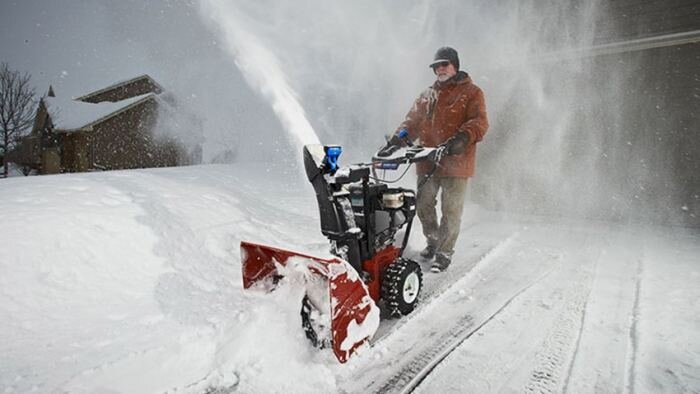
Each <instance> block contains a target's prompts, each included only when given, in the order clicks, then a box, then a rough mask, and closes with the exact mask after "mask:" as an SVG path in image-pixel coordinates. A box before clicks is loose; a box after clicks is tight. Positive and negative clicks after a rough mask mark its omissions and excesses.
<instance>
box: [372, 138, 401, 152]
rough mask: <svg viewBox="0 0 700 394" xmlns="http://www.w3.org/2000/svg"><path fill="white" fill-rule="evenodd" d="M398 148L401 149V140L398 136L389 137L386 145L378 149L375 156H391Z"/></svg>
mask: <svg viewBox="0 0 700 394" xmlns="http://www.w3.org/2000/svg"><path fill="white" fill-rule="evenodd" d="M399 147H401V138H399V136H398V135H396V134H394V135H392V136H391V138H389V141H387V142H386V145H385V146H384V147H383V148H382V149H380V150H379V152H377V156H379V157H387V156H391V154H392V153H394V152H396V151H397V150H399Z"/></svg>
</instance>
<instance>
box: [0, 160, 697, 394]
mask: <svg viewBox="0 0 700 394" xmlns="http://www.w3.org/2000/svg"><path fill="white" fill-rule="evenodd" d="M0 191H1V192H2V196H3V197H2V199H1V200H0V223H2V225H3V228H4V231H3V235H2V237H3V242H2V245H3V246H2V247H0V338H2V340H1V341H0V355H1V356H0V360H1V361H0V392H3V393H10V392H33V391H34V392H55V391H59V392H78V393H80V392H90V393H92V392H123V393H139V392H144V393H153V392H178V393H179V392H194V393H202V392H206V391H213V390H215V389H216V390H219V392H231V391H237V392H245V393H251V392H253V393H255V392H265V393H267V392H299V393H309V392H324V393H325V392H338V391H347V392H354V391H359V390H364V389H369V390H379V389H381V388H382V385H383V383H382V382H386V381H387V380H388V379H390V378H391V376H392V375H395V374H398V373H400V372H401V370H402V369H403V368H405V367H406V365H405V363H407V362H409V361H410V359H411V357H412V349H420V344H426V343H427V344H429V345H431V344H432V343H435V344H436V345H439V344H440V343H443V342H444V341H446V340H449V337H450V335H452V334H451V333H452V332H457V331H459V330H471V331H473V334H472V335H470V336H469V338H468V339H466V340H464V341H463V342H461V345H460V346H458V347H457V348H456V349H455V350H454V351H452V352H451V353H450V354H449V356H447V357H446V358H445V360H444V361H443V362H442V363H441V364H439V365H438V366H437V367H436V368H435V369H434V370H433V373H432V374H430V375H429V376H427V377H426V378H425V379H424V380H423V381H422V383H421V385H420V386H418V389H417V391H419V392H425V393H432V392H457V391H459V392H499V391H509V392H510V391H519V392H522V391H544V392H549V391H555V392H558V391H569V392H620V391H623V392H625V391H634V392H698V391H700V335H699V334H698V333H700V317H699V316H700V314H698V309H697V305H698V301H700V286H698V285H697V284H698V283H700V234H699V232H698V231H697V230H688V229H679V228H668V227H644V228H640V227H635V226H623V225H617V224H610V223H604V222H581V221H569V220H556V219H551V218H544V217H523V216H519V217H512V216H506V215H505V214H502V213H497V212H488V211H484V210H482V209H480V208H479V207H478V206H475V205H473V204H469V205H468V209H466V212H465V217H464V230H463V233H462V237H461V239H460V243H459V248H458V251H457V256H456V259H455V262H454V264H453V266H452V267H450V270H449V271H448V272H447V273H444V274H430V273H426V289H427V290H428V291H427V292H426V296H425V297H424V300H423V304H422V305H421V307H420V308H419V309H418V310H417V311H415V312H414V313H413V314H412V315H410V316H408V317H406V318H404V319H401V320H399V321H396V320H392V321H385V322H383V324H382V326H381V327H380V330H379V332H378V334H377V339H376V340H375V343H374V345H373V347H372V348H369V349H364V350H363V351H362V352H361V354H359V356H358V357H354V358H353V359H352V360H351V361H350V362H349V363H347V364H344V365H340V364H338V363H337V361H336V360H335V358H334V357H333V355H332V354H331V353H330V351H328V350H324V351H317V350H315V349H313V348H312V347H311V346H310V345H309V344H308V343H307V340H306V338H305V337H304V335H303V332H302V330H301V328H300V321H299V320H300V319H299V305H300V299H301V297H302V294H301V293H300V291H299V289H298V288H297V287H295V286H293V285H292V284H288V283H283V284H282V285H281V286H280V288H279V289H278V290H277V291H275V292H273V293H271V294H262V293H259V292H256V291H243V289H242V283H241V274H240V257H239V248H238V244H239V242H240V241H241V240H249V241H257V242H263V243H266V244H272V245H278V246H281V247H285V248H290V249H294V250H298V251H302V252H306V253H310V254H316V255H320V256H327V250H328V247H327V241H326V240H325V239H324V238H323V236H322V235H321V233H320V231H319V229H318V223H317V213H316V205H315V204H316V202H315V197H314V195H313V191H312V189H311V186H310V185H309V184H308V183H307V182H306V181H305V180H304V179H303V178H301V177H300V176H299V174H298V173H284V172H282V171H276V170H272V169H265V168H263V167H255V166H252V165H251V166H237V165H231V166H225V165H221V166H215V165H210V166H196V167H187V168H171V169H153V170H132V171H115V172H105V173H91V174H75V175H56V176H43V177H27V178H25V177H16V178H10V179H5V180H0ZM414 234H415V235H414V236H413V237H412V239H411V242H410V249H411V250H410V253H415V251H416V250H418V248H420V246H421V243H422V240H421V237H420V236H419V235H418V234H420V226H419V225H418V226H417V228H416V230H415V233H414ZM455 325H460V326H461V327H455ZM477 328H478V329H477ZM455 330H457V331H455ZM431 341H432V342H431ZM431 346H432V345H431Z"/></svg>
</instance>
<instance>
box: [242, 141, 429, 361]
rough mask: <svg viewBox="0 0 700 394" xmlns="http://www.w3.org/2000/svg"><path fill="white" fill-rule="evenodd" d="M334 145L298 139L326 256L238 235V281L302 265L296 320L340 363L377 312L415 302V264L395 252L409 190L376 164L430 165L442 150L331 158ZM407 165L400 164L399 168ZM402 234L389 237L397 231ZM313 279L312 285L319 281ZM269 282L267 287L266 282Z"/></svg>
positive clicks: (375, 323) (396, 312)
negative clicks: (343, 160) (365, 159)
mask: <svg viewBox="0 0 700 394" xmlns="http://www.w3.org/2000/svg"><path fill="white" fill-rule="evenodd" d="M341 152H342V149H341V148H340V147H339V146H323V145H306V146H304V167H305V170H306V175H307V177H308V179H309V181H310V182H311V184H312V185H313V188H314V191H315V192H316V200H317V202H318V208H319V213H320V219H321V232H322V233H323V235H324V236H326V237H327V238H328V239H329V241H330V244H331V253H332V255H333V256H334V257H331V258H319V257H313V256H309V255H305V254H302V253H298V252H293V251H289V250H283V249H279V248H275V247H271V246H266V245H261V244H256V243H251V242H245V241H244V242H241V262H242V270H243V286H244V288H246V289H248V288H250V287H252V286H254V285H256V284H259V283H265V284H267V285H268V286H265V287H266V288H267V289H273V290H274V287H275V286H274V285H275V284H277V283H278V282H279V280H280V279H281V278H282V277H284V274H285V272H288V271H287V270H288V266H289V265H295V266H297V265H299V264H301V265H303V269H304V270H305V271H306V272H308V273H309V274H310V275H309V276H310V277H312V278H311V279H309V280H307V285H306V295H305V296H304V298H303V300H302V305H301V323H302V327H303V329H304V331H305V333H306V336H307V338H309V340H310V341H311V342H312V343H313V344H314V345H315V346H317V347H331V348H332V349H333V352H334V353H335V356H336V357H337V358H338V360H339V361H340V362H341V363H344V362H346V361H347V360H348V358H349V357H350V356H351V355H352V354H353V353H354V352H355V351H356V350H357V349H358V348H359V347H360V346H362V345H363V344H365V343H366V342H368V341H369V340H370V339H371V337H372V336H373V335H374V333H375V331H376V330H377V328H378V327H379V319H380V309H379V307H378V306H377V305H378V304H379V305H381V306H382V309H381V310H382V311H384V313H383V315H388V316H392V317H396V316H401V315H406V314H408V313H410V312H411V311H412V310H413V309H414V308H415V306H416V303H417V301H418V296H419V294H420V290H421V286H422V280H423V278H422V272H421V268H420V266H419V265H418V263H416V262H415V261H413V260H409V259H406V258H403V257H402V254H403V251H404V249H405V248H406V244H407V242H408V238H409V235H410V231H411V224H412V222H413V217H414V216H415V207H416V205H415V192H414V191H413V190H410V189H404V188H400V187H389V186H388V185H387V184H386V183H385V182H384V181H382V180H379V179H378V178H377V176H376V173H377V169H380V170H382V169H383V170H386V169H390V170H395V169H397V168H398V167H399V165H401V164H411V163H414V162H417V161H423V160H430V161H432V162H433V163H435V165H436V166H437V164H436V163H438V162H439V161H440V157H441V155H442V150H441V149H440V148H423V147H420V146H409V147H408V148H402V149H396V150H394V151H393V152H390V154H389V155H388V156H384V157H379V156H378V155H375V157H373V158H372V163H370V164H354V165H350V166H348V167H342V168H341V167H340V166H339V165H338V157H339V156H340V154H341ZM407 170H408V169H407ZM402 229H403V230H404V234H403V240H402V241H401V243H400V244H399V245H395V243H396V235H397V232H398V231H399V230H402ZM319 284H320V285H319ZM270 285H271V286H270Z"/></svg>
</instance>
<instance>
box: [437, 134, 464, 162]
mask: <svg viewBox="0 0 700 394" xmlns="http://www.w3.org/2000/svg"><path fill="white" fill-rule="evenodd" d="M467 145H469V134H467V133H465V132H464V131H458V132H457V134H455V135H453V136H452V137H450V138H448V139H447V141H445V142H443V143H442V144H440V145H438V146H439V147H443V148H445V153H446V154H447V155H448V156H451V155H459V154H462V153H464V151H465V150H466V149H467Z"/></svg>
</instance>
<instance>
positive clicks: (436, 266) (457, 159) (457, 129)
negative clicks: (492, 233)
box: [385, 47, 489, 272]
mask: <svg viewBox="0 0 700 394" xmlns="http://www.w3.org/2000/svg"><path fill="white" fill-rule="evenodd" d="M430 68H432V70H433V72H434V73H435V75H436V77H437V80H436V81H435V83H433V85H432V86H430V87H429V88H428V89H426V90H425V91H424V92H423V93H422V94H421V95H420V96H419V97H418V99H416V101H415V103H414V104H413V107H412V108H411V110H410V111H409V112H408V114H407V115H406V119H405V120H404V121H403V123H401V125H400V126H399V127H398V129H397V131H396V133H394V135H393V136H392V137H391V139H390V140H389V142H388V144H387V147H386V148H385V149H387V148H393V147H394V146H399V145H403V143H404V141H403V140H402V138H400V137H399V134H400V133H401V131H402V130H403V129H405V130H406V131H407V132H408V138H409V139H410V140H415V139H419V140H420V143H421V145H423V146H426V147H443V148H444V153H445V156H443V158H442V160H440V162H439V163H438V167H437V169H436V170H435V171H434V172H433V168H434V167H433V165H432V163H425V162H421V163H418V164H417V165H416V170H417V174H418V185H419V186H418V190H417V214H418V218H419V219H420V221H421V223H422V224H423V234H424V235H425V238H426V242H427V246H426V247H425V249H424V250H423V251H422V252H421V257H423V258H425V259H426V260H431V259H432V258H433V257H434V258H435V261H434V262H433V264H432V267H431V271H433V272H442V271H444V270H445V269H447V267H448V266H449V265H450V262H451V261H452V254H453V253H454V247H455V244H456V242H457V238H458V236H459V230H460V222H461V219H462V208H463V207H464V197H465V192H466V189H467V179H468V178H469V177H471V176H473V175H474V165H475V159H476V143H477V142H479V141H481V140H482V138H483V137H484V134H486V130H487V129H488V126H489V123H488V119H487V117H486V105H485V103H484V94H483V92H482V91H481V89H479V87H477V86H476V85H475V84H473V83H472V80H471V78H470V77H469V75H468V74H467V73H466V72H464V71H459V57H458V55H457V51H456V50H454V49H453V48H450V47H443V48H440V49H438V50H437V52H436V53H435V57H434V61H433V62H432V63H431V64H430ZM431 174H432V176H431ZM426 178H427V179H426ZM439 191H442V194H441V197H440V199H441V206H442V218H441V219H440V223H439V224H438V218H437V212H436V205H437V195H438V192H439Z"/></svg>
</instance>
